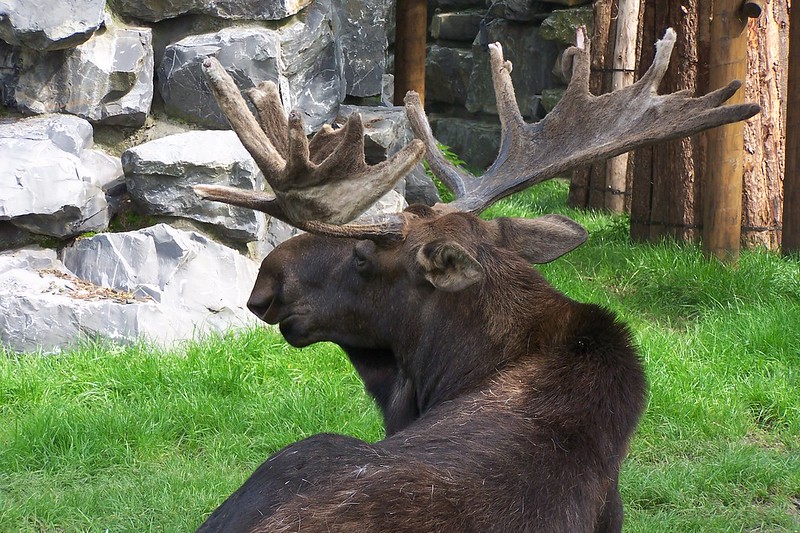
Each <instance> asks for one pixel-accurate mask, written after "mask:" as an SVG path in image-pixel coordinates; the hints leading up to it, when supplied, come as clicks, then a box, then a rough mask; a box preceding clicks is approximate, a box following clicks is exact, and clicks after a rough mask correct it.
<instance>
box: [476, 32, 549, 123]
mask: <svg viewBox="0 0 800 533" xmlns="http://www.w3.org/2000/svg"><path fill="white" fill-rule="evenodd" d="M487 31H488V37H489V42H500V44H502V46H503V53H504V56H505V59H506V60H508V61H511V62H512V63H513V65H514V70H513V73H512V75H511V76H512V79H513V82H514V90H515V93H516V96H517V103H518V104H519V108H520V112H521V113H522V114H523V116H526V117H534V116H536V112H537V109H536V105H535V104H537V103H538V100H537V99H536V98H535V96H536V95H538V94H541V92H542V89H549V88H552V87H553V86H555V85H556V80H555V79H554V78H553V75H552V73H551V70H552V68H553V64H554V63H555V62H556V59H557V58H558V54H559V51H560V47H559V45H558V43H555V42H553V41H547V40H545V39H542V38H541V37H540V35H539V29H538V28H537V27H535V26H532V25H530V24H519V23H514V22H509V21H505V20H494V21H492V22H491V23H489V24H488V25H487ZM472 57H473V67H472V74H471V76H470V83H469V91H468V94H467V102H466V108H467V110H469V111H470V112H473V113H477V112H485V113H497V104H496V102H495V96H494V88H493V87H492V78H491V71H490V69H489V52H488V51H486V50H484V49H483V47H482V46H480V44H479V43H478V42H477V39H476V42H475V43H474V44H473V46H472Z"/></svg>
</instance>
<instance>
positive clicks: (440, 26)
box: [430, 9, 485, 43]
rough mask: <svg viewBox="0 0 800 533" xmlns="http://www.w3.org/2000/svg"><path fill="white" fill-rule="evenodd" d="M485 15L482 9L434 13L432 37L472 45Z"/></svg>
mask: <svg viewBox="0 0 800 533" xmlns="http://www.w3.org/2000/svg"><path fill="white" fill-rule="evenodd" d="M484 13H485V11H484V10H482V9H481V10H477V9H471V10H466V11H455V12H449V13H434V15H433V17H432V18H431V30H430V32H431V37H432V38H434V39H444V40H449V41H466V42H470V43H471V42H472V41H473V39H475V36H476V35H478V31H479V30H480V25H481V19H482V18H483V15H484Z"/></svg>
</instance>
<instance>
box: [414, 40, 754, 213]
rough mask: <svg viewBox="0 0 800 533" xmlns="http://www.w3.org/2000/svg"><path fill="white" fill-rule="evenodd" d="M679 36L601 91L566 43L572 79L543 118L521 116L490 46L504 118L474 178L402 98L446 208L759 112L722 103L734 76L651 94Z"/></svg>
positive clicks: (468, 207)
mask: <svg viewBox="0 0 800 533" xmlns="http://www.w3.org/2000/svg"><path fill="white" fill-rule="evenodd" d="M675 39H676V35H675V32H674V31H673V30H672V29H668V30H667V31H666V33H665V36H664V38H663V39H661V40H659V41H658V42H657V43H656V48H657V51H656V57H655V59H654V61H653V64H652V65H651V66H650V68H649V69H648V71H647V72H646V73H645V75H644V76H642V78H641V79H640V80H639V81H637V82H636V83H634V84H633V85H631V86H628V87H626V88H624V89H620V90H618V91H614V92H613V93H608V94H604V95H600V96H593V95H592V94H590V93H589V61H590V59H589V46H588V39H585V36H584V39H579V42H580V41H581V40H586V46H585V47H583V48H580V47H578V48H576V47H573V48H570V49H569V50H567V52H566V54H565V58H566V59H567V60H569V59H572V78H571V80H570V83H569V86H568V87H567V90H566V91H565V93H564V96H563V98H562V99H561V101H560V102H559V103H558V104H557V105H556V107H555V108H554V109H553V110H552V111H551V112H550V113H549V114H548V115H547V116H546V117H545V118H544V119H543V120H541V121H540V122H538V123H534V124H528V123H525V122H524V121H523V119H522V116H521V114H520V112H519V107H518V106H517V104H516V100H515V96H514V88H513V86H512V83H511V63H510V62H508V61H505V60H504V58H503V50H502V47H501V46H500V45H499V44H497V43H495V44H492V45H490V48H489V52H490V62H491V68H492V80H493V83H494V87H495V93H496V96H497V110H498V114H499V116H500V122H501V132H502V133H501V143H500V150H499V153H498V156H497V159H496V160H495V162H494V163H493V164H492V165H491V166H490V167H489V168H488V169H487V170H486V172H485V173H484V174H483V176H481V177H480V178H479V179H474V178H471V177H469V176H468V175H466V174H465V173H463V172H461V171H459V170H458V169H455V167H453V166H452V165H450V164H449V163H448V162H447V161H446V160H445V159H444V157H443V156H442V155H441V154H440V153H438V151H436V152H434V148H435V147H436V140H435V139H434V138H433V135H432V134H431V132H430V126H429V125H428V123H427V121H426V120H425V119H424V112H422V111H421V108H420V106H419V105H418V102H415V101H414V98H413V97H412V98H410V99H407V100H406V109H407V110H408V114H409V118H410V119H411V124H412V128H413V129H414V133H415V134H416V135H417V136H418V137H419V138H421V139H422V140H423V141H424V142H425V145H426V146H427V148H428V154H427V156H426V158H427V160H428V163H429V164H430V167H431V170H432V171H433V172H434V174H435V175H436V176H437V177H439V179H441V180H442V181H443V182H444V183H445V184H446V185H447V186H448V187H451V189H453V191H454V192H455V193H456V199H455V200H454V201H453V202H451V203H450V204H448V208H449V209H457V210H461V211H468V212H472V213H480V212H481V211H483V210H485V209H486V208H487V207H489V206H490V205H491V204H492V203H494V202H496V201H497V200H499V199H500V198H503V197H505V196H508V195H509V194H512V193H514V192H516V191H519V190H522V189H525V188H527V187H530V186H532V185H534V184H536V183H539V182H541V181H544V180H547V179H550V178H552V177H555V176H557V175H559V174H563V173H564V172H566V171H568V170H571V169H573V168H576V167H579V166H581V165H585V164H588V163H591V162H593V161H597V160H602V159H607V158H609V157H613V156H616V155H619V154H621V153H624V152H627V151H629V150H633V149H634V148H638V147H641V146H645V145H648V144H653V143H656V142H660V141H666V140H670V139H675V138H679V137H685V136H688V135H692V134H694V133H697V132H699V131H702V130H705V129H709V128H713V127H716V126H721V125H723V124H728V123H731V122H738V121H740V120H745V119H747V118H750V117H752V116H753V115H755V114H756V113H758V112H759V110H760V108H759V106H758V105H757V104H738V105H724V102H725V101H726V100H727V99H728V98H730V96H731V95H732V94H733V93H735V92H736V90H737V89H738V88H739V86H740V83H739V82H736V81H734V82H731V83H730V84H729V85H728V86H727V87H725V88H723V89H720V90H717V91H714V92H712V93H710V94H708V95H706V96H703V97H698V98H693V97H691V96H690V95H689V94H687V92H686V91H678V92H676V93H672V94H667V95H658V94H657V93H656V91H657V88H658V85H659V83H660V82H661V79H662V78H663V76H664V73H665V72H666V70H667V67H668V65H669V58H670V55H671V52H672V48H673V46H674V44H675Z"/></svg>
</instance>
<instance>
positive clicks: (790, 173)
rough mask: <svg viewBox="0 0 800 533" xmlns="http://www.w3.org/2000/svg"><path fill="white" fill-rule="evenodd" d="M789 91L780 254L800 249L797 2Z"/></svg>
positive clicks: (799, 39) (792, 25)
mask: <svg viewBox="0 0 800 533" xmlns="http://www.w3.org/2000/svg"><path fill="white" fill-rule="evenodd" d="M789 17H790V18H789V90H788V98H787V110H786V173H785V174H784V178H783V241H782V250H783V253H784V254H786V255H788V254H794V253H798V252H800V3H798V1H797V0H795V4H794V5H792V9H790V13H789Z"/></svg>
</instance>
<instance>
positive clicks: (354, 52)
mask: <svg viewBox="0 0 800 533" xmlns="http://www.w3.org/2000/svg"><path fill="white" fill-rule="evenodd" d="M394 4H395V2H386V1H383V0H367V1H366V2H364V1H356V0H333V7H334V12H335V14H336V40H337V41H338V43H339V45H340V46H341V49H342V54H343V60H344V77H345V80H346V82H347V88H346V92H347V94H349V95H351V96H373V95H377V94H381V89H382V77H383V74H384V72H385V71H386V53H387V48H388V39H387V36H386V34H387V30H388V24H389V18H390V16H392V14H393V13H394Z"/></svg>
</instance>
